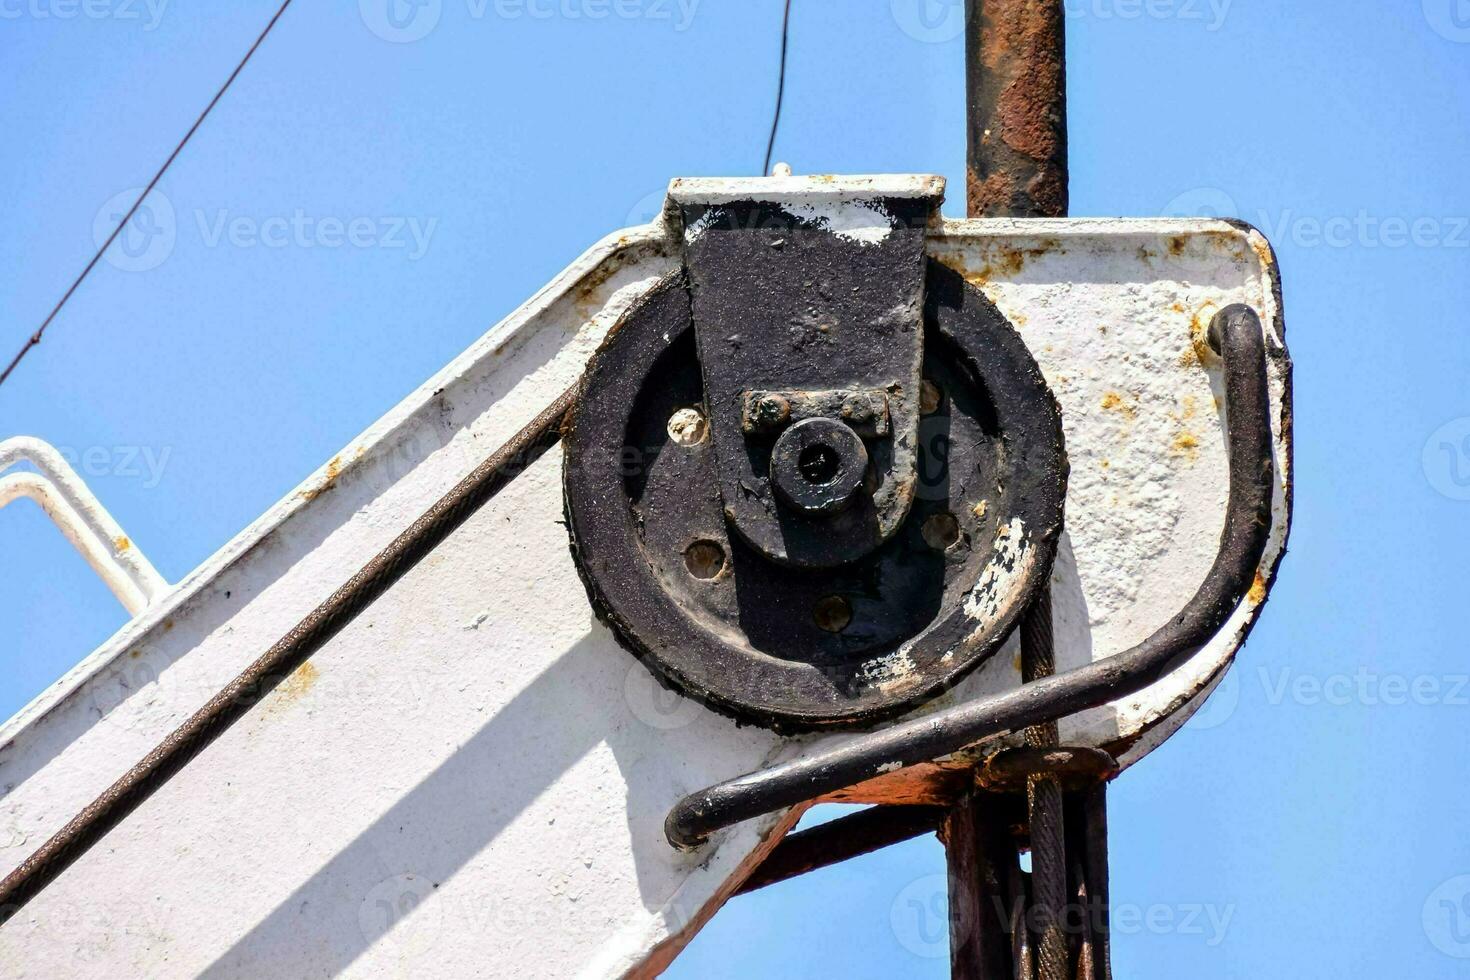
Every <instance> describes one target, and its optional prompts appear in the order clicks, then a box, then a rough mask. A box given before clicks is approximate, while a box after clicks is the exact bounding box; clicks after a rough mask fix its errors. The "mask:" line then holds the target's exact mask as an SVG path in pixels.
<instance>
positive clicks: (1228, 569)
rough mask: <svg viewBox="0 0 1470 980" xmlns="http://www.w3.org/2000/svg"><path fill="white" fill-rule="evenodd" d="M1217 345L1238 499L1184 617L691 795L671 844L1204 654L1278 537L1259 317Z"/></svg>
mask: <svg viewBox="0 0 1470 980" xmlns="http://www.w3.org/2000/svg"><path fill="white" fill-rule="evenodd" d="M1209 342H1210V345H1211V347H1213V348H1214V349H1215V351H1216V352H1217V353H1219V354H1220V355H1221V356H1222V357H1223V359H1224V362H1225V405H1226V413H1227V431H1228V435H1227V439H1228V442H1229V461H1230V498H1229V504H1228V507H1227V510H1226V518H1225V530H1224V532H1223V533H1222V534H1221V536H1220V550H1219V553H1218V554H1217V555H1216V557H1215V563H1214V565H1213V566H1212V567H1211V568H1210V571H1209V574H1207V575H1206V576H1205V580H1204V582H1203V584H1201V585H1200V587H1199V590H1198V591H1197V592H1196V593H1195V594H1194V597H1193V598H1192V599H1190V601H1189V602H1188V604H1186V605H1185V607H1184V608H1183V609H1182V610H1180V612H1179V613H1178V615H1176V616H1175V617H1174V618H1173V619H1171V620H1170V621H1169V622H1168V623H1166V624H1165V625H1164V626H1162V627H1161V628H1160V629H1159V630H1158V631H1157V632H1155V633H1154V634H1153V635H1152V636H1150V637H1149V638H1148V639H1146V640H1144V641H1143V642H1142V643H1140V644H1139V645H1138V646H1135V647H1133V648H1132V649H1130V650H1127V651H1125V652H1123V653H1120V654H1117V655H1116V656H1113V657H1109V658H1107V659H1106V660H1100V661H1098V662H1097V663H1094V664H1089V665H1088V666H1085V667H1079V668H1077V669H1076V670H1071V671H1068V672H1066V673H1064V674H1057V675H1055V676H1053V677H1046V678H1041V679H1039V680H1036V681H1033V682H1031V683H1029V684H1025V685H1023V686H1022V687H1020V688H1018V689H1016V690H1014V691H1010V692H1008V693H1006V694H1003V695H998V696H995V697H989V698H983V699H981V700H978V701H974V702H971V703H969V704H965V705H961V706H959V707H955V708H950V709H948V710H946V711H942V712H938V713H936V714H932V715H928V716H925V717H923V718H917V719H914V720H913V721H908V722H904V723H902V724H899V725H895V726H893V727H892V728H888V729H885V730H883V731H880V732H874V733H872V734H870V735H864V736H862V737H860V738H857V739H854V740H853V741H850V742H847V743H846V744H844V745H841V746H838V747H836V748H832V749H828V750H826V751H824V752H818V753H816V754H815V755H812V756H809V757H807V758H804V759H799V760H796V761H793V762H788V763H784V764H782V765H779V766H773V767H771V768H769V769H764V770H762V771H760V772H755V773H750V774H749V775H745V776H741V777H738V778H736V779H732V780H729V781H727V782H723V783H719V784H717V785H715V786H711V787H709V788H708V789H704V790H701V791H699V792H697V793H693V794H691V795H689V796H686V797H685V798H684V799H682V800H680V801H679V803H678V804H677V805H676V806H675V807H674V808H673V810H671V811H670V812H669V815H668V819H667V820H666V821H665V824H664V831H665V834H666V835H667V837H668V839H669V842H670V843H671V844H673V845H674V846H676V847H680V848H691V847H697V846H699V845H700V844H702V843H704V841H706V840H707V839H708V838H709V836H710V835H711V834H713V833H715V832H716V831H718V830H722V829H723V828H725V827H729V826H731V825H732V824H736V823H739V822H741V821H743V820H749V819H752V818H754V817H758V816H761V815H763V814H766V813H770V812H771V811H773V810H779V809H782V808H784V807H789V806H795V805H796V804H798V803H804V802H806V801H807V800H811V799H815V798H817V797H819V796H823V795H825V794H827V793H832V792H835V791H837V790H840V789H844V788H846V787H849V786H853V785H855V784H857V783H860V782H863V781H864V780H867V779H872V778H874V777H876V776H878V775H880V774H882V773H884V772H888V771H891V770H893V769H894V768H896V767H897V768H902V767H906V766H912V765H917V764H919V763H921V762H928V761H931V760H933V759H937V758H940V757H942V756H946V755H951V754H953V753H955V752H957V751H959V750H961V749H963V748H965V747H966V746H969V745H972V744H974V743H976V742H978V741H981V740H982V739H985V738H989V737H992V736H995V735H999V734H1002V733H1004V732H1014V731H1018V730H1020V729H1023V728H1027V727H1029V726H1033V725H1041V724H1046V723H1048V722H1051V721H1055V720H1056V719H1059V718H1063V717H1066V716H1068V715H1072V714H1076V713H1077V712H1080V711H1085V710H1087V709H1089V708H1095V707H1098V706H1100V705H1104V704H1107V703H1109V702H1111V701H1114V700H1116V699H1117V698H1120V697H1126V696H1127V695H1129V694H1133V693H1135V692H1137V691H1140V690H1142V689H1143V688H1145V687H1148V686H1149V685H1150V684H1153V683H1154V682H1155V681H1157V680H1159V679H1160V678H1162V677H1164V676H1166V675H1167V674H1169V673H1170V672H1171V671H1172V670H1173V669H1174V668H1175V667H1177V666H1179V665H1180V664H1181V663H1182V662H1183V661H1184V660H1186V659H1188V658H1189V657H1191V656H1193V655H1194V654H1195V653H1196V652H1198V650H1199V649H1200V648H1201V647H1202V646H1203V645H1204V644H1205V643H1206V642H1208V641H1209V640H1210V638H1211V637H1213V636H1214V635H1215V634H1216V633H1217V632H1219V630H1220V629H1221V628H1222V627H1223V626H1224V625H1225V623H1226V622H1227V621H1228V620H1229V619H1230V616H1231V614H1232V613H1233V612H1234V611H1235V610H1236V608H1237V607H1239V605H1240V603H1241V601H1242V600H1243V599H1244V598H1245V596H1246V593H1247V592H1248V591H1249V589H1250V587H1251V585H1252V584H1253V582H1254V580H1255V575H1256V572H1257V570H1258V569H1259V567H1260V564H1261V559H1262V557H1263V556H1264V554H1265V551H1266V543H1267V540H1268V538H1269V536H1270V531H1271V498H1272V491H1273V487H1274V467H1273V465H1272V458H1271V414H1270V392H1269V388H1268V381H1267V374H1266V348H1265V337H1264V335H1263V333H1262V329H1261V321H1260V318H1259V317H1258V316H1257V315H1256V313H1255V311H1254V310H1252V309H1250V308H1249V307H1247V306H1242V305H1235V306H1231V307H1228V308H1227V309H1225V310H1222V311H1221V312H1220V313H1219V314H1217V315H1216V316H1215V318H1214V320H1213V321H1212V322H1211V324H1210V330H1209Z"/></svg>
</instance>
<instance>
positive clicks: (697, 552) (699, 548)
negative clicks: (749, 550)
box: [684, 540, 725, 582]
mask: <svg viewBox="0 0 1470 980" xmlns="http://www.w3.org/2000/svg"><path fill="white" fill-rule="evenodd" d="M684 567H685V568H687V569H689V574H690V575H693V576H694V577H695V578H697V579H699V580H700V581H702V582H707V581H709V580H710V579H712V578H714V577H716V576H717V575H719V574H720V572H721V571H723V570H724V568H725V549H724V548H722V547H720V544H719V542H718V541H708V540H705V541H696V542H694V543H693V544H691V545H690V546H689V547H688V548H685V549H684Z"/></svg>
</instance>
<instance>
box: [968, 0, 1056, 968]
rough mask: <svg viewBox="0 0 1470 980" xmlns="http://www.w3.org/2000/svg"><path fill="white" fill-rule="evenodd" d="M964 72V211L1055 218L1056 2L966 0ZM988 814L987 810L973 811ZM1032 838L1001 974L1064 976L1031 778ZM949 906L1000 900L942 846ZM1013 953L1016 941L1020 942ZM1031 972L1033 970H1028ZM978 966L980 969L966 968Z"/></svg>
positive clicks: (1051, 871) (1038, 669)
mask: <svg viewBox="0 0 1470 980" xmlns="http://www.w3.org/2000/svg"><path fill="white" fill-rule="evenodd" d="M965 12H966V35H965V75H966V100H967V103H966V108H967V111H966V129H967V138H968V146H967V177H968V179H967V181H966V187H967V191H968V195H969V214H970V217H972V218H998V217H1016V218H1060V217H1064V216H1065V215H1066V213H1067V204H1068V195H1067V82H1066V78H1067V75H1066V25H1065V10H1064V8H1063V4H1062V0H966V11H965ZM1051 625H1052V624H1051V597H1050V595H1049V594H1048V595H1046V596H1044V597H1043V598H1042V599H1041V600H1039V601H1038V602H1037V603H1036V606H1035V608H1033V609H1032V610H1031V611H1030V612H1029V613H1028V615H1027V618H1026V621H1025V622H1023V623H1022V626H1021V634H1022V659H1023V675H1024V679H1025V680H1027V681H1030V680H1034V679H1036V678H1038V677H1044V676H1047V675H1049V674H1051V673H1052V672H1053V670H1054V665H1053V658H1052V629H1051ZM1056 741H1057V736H1056V726H1055V725H1051V726H1047V727H1046V728H1045V729H1034V730H1031V731H1028V732H1027V742H1028V744H1031V745H1033V746H1035V747H1048V746H1052V745H1055V744H1056ZM985 802H986V797H985V796H984V795H983V794H982V795H979V796H976V797H972V798H971V799H970V800H967V801H966V802H965V803H962V804H960V805H959V806H958V807H956V811H957V812H956V814H955V815H953V816H952V817H951V818H950V821H949V822H950V824H952V825H971V826H978V827H981V828H987V829H986V830H984V831H982V832H981V836H987V835H988V836H994V835H995V834H997V833H998V830H997V828H995V827H994V826H993V824H994V823H995V821H997V820H998V819H999V818H998V816H997V814H996V813H994V812H993V811H994V809H995V808H994V807H991V808H986V807H984V803H985ZM984 809H990V810H991V811H992V812H988V813H987V812H982V810H984ZM1027 810H1028V814H1027V815H1028V820H1029V824H1030V828H1031V837H1032V874H1031V889H1030V891H1031V899H1032V904H1033V908H1034V911H1035V913H1036V914H1035V916H1034V917H1033V916H1030V915H1027V916H1016V915H1014V914H1013V915H1011V916H1010V917H1009V918H1010V923H1009V927H1010V928H1014V929H1016V930H1019V931H1024V930H1025V929H1026V927H1027V921H1030V920H1033V918H1034V922H1032V924H1033V925H1034V926H1036V927H1037V932H1038V937H1037V938H1038V943H1037V949H1036V950H1035V952H1034V956H1035V959H1034V966H1033V962H1032V956H1031V955H1024V956H1015V957H1013V958H1014V960H1015V962H1014V963H1013V964H1012V966H1011V969H1010V971H1008V972H1011V973H1012V975H1014V976H1017V977H1021V978H1023V980H1030V977H1031V976H1033V975H1035V976H1037V977H1038V978H1039V980H1062V978H1064V977H1066V976H1067V974H1068V972H1069V971H1070V966H1069V963H1068V960H1069V958H1070V957H1069V953H1068V950H1067V943H1066V937H1065V936H1064V935H1063V933H1062V930H1061V926H1062V917H1063V915H1064V914H1065V908H1064V906H1065V904H1066V903H1067V892H1068V889H1067V877H1068V876H1067V865H1066V849H1065V843H1064V842H1065V839H1066V830H1065V826H1064V808H1063V801H1062V791H1061V785H1060V783H1059V782H1058V781H1057V780H1056V779H1055V778H1054V777H1053V778H1046V777H1043V778H1033V779H1031V780H1029V781H1028V784H1027ZM948 855H949V865H950V875H949V877H950V883H951V885H950V902H951V906H952V908H953V909H958V910H969V909H974V908H975V907H977V906H979V907H982V908H983V907H984V906H985V905H987V904H994V903H995V902H996V900H998V899H1000V898H1001V892H1000V890H999V889H998V888H997V883H996V881H995V875H994V873H993V869H992V868H991V867H990V866H989V862H979V863H977V862H976V861H975V856H974V853H973V851H970V850H968V849H966V848H962V847H961V848H957V847H953V846H951V847H950V848H949V850H948ZM951 915H952V930H953V932H954V937H953V941H952V946H953V949H952V969H953V972H954V975H955V976H956V977H961V976H965V977H968V976H976V977H980V976H984V977H986V980H1001V977H1000V972H999V971H998V970H997V969H996V968H995V966H994V961H993V960H989V958H988V957H977V956H976V955H975V952H976V951H977V950H981V949H987V948H989V947H990V946H992V945H993V944H994V943H995V942H996V941H997V940H996V936H995V935H994V930H995V926H996V923H995V919H994V917H993V916H984V915H981V916H978V917H976V916H974V915H973V913H970V914H961V915H955V914H954V913H953V912H952V913H951ZM1022 939H1023V942H1022V943H1021V944H1019V945H1018V946H1017V947H1016V948H1018V949H1019V948H1023V947H1024V946H1025V943H1024V939H1025V937H1024V936H1022ZM1033 970H1034V971H1035V973H1034V974H1033ZM976 971H985V972H983V973H982V972H976Z"/></svg>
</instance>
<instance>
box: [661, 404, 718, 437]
mask: <svg viewBox="0 0 1470 980" xmlns="http://www.w3.org/2000/svg"><path fill="white" fill-rule="evenodd" d="M708 435H709V422H708V420H706V419H705V417H704V413H703V412H701V411H700V410H699V409H697V408H681V409H679V410H678V411H676V412H675V413H674V414H673V415H670V416H669V438H670V439H672V440H674V442H676V443H678V444H679V445H681V446H697V445H699V444H700V443H701V442H704V440H705V437H706V436H708Z"/></svg>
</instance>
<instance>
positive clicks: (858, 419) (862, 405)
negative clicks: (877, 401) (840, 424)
mask: <svg viewBox="0 0 1470 980" xmlns="http://www.w3.org/2000/svg"><path fill="white" fill-rule="evenodd" d="M876 415H877V412H875V411H874V410H873V402H872V399H870V398H868V396H866V395H853V396H852V397H851V398H848V399H847V400H846V401H844V402H843V403H842V420H843V421H844V422H848V423H851V424H853V425H866V424H868V423H869V422H872V421H873V419H874V417H875V416H876Z"/></svg>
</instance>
